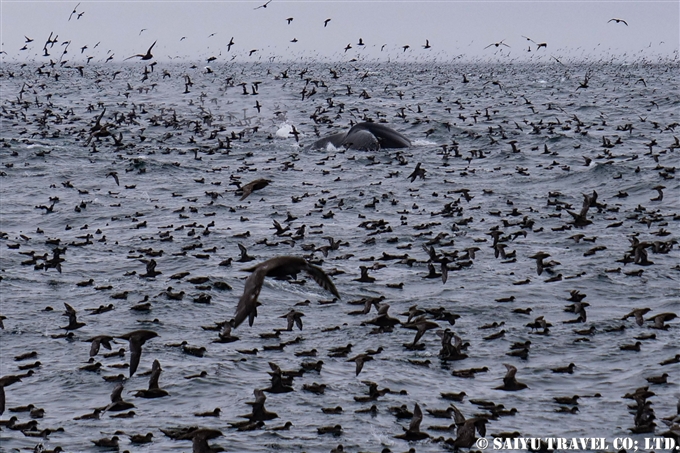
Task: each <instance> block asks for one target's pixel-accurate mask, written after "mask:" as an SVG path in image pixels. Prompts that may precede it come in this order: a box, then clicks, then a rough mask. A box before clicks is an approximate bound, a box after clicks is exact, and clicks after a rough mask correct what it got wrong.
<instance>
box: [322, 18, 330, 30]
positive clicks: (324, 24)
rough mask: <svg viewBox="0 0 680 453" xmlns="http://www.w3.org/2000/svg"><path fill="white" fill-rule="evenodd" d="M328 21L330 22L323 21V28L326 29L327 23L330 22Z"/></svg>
mask: <svg viewBox="0 0 680 453" xmlns="http://www.w3.org/2000/svg"><path fill="white" fill-rule="evenodd" d="M330 21H331V20H330V19H326V20H325V21H323V26H324V28H326V25H328V22H330Z"/></svg>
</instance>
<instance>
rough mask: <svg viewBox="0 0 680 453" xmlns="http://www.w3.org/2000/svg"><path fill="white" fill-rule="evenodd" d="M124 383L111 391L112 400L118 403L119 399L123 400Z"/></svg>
mask: <svg viewBox="0 0 680 453" xmlns="http://www.w3.org/2000/svg"><path fill="white" fill-rule="evenodd" d="M122 394H123V384H118V385H117V386H115V387H114V389H113V392H111V402H112V403H117V402H118V401H123V398H122V396H121V395H122Z"/></svg>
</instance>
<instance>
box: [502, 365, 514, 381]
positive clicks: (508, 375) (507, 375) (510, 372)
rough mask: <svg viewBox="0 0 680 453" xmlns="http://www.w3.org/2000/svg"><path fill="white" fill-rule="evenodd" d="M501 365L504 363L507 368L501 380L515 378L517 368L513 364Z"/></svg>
mask: <svg viewBox="0 0 680 453" xmlns="http://www.w3.org/2000/svg"><path fill="white" fill-rule="evenodd" d="M503 365H505V368H507V369H508V372H507V373H505V377H504V378H503V380H505V379H515V374H517V368H515V367H514V366H512V365H510V364H507V363H504V364H503Z"/></svg>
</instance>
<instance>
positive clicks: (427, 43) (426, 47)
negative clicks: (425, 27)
mask: <svg viewBox="0 0 680 453" xmlns="http://www.w3.org/2000/svg"><path fill="white" fill-rule="evenodd" d="M430 47H432V46H431V45H430V40H429V39H426V40H425V45H424V46H423V49H429V48H430Z"/></svg>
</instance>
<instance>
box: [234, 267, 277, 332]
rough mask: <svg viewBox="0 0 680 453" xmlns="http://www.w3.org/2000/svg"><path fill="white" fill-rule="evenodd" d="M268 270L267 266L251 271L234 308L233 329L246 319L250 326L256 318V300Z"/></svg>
mask: <svg viewBox="0 0 680 453" xmlns="http://www.w3.org/2000/svg"><path fill="white" fill-rule="evenodd" d="M268 270H269V269H268V267H267V266H256V267H255V269H253V273H252V274H250V276H249V277H248V278H247V279H246V286H245V288H244V289H243V295H242V296H241V299H239V301H238V305H237V306H236V314H235V315H234V328H236V327H238V326H240V325H241V323H242V322H243V321H245V319H246V318H250V325H251V326H252V325H253V321H254V320H255V317H256V316H257V298H258V296H259V295H260V291H261V290H262V284H263V283H264V278H265V276H266V275H267V272H268Z"/></svg>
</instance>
